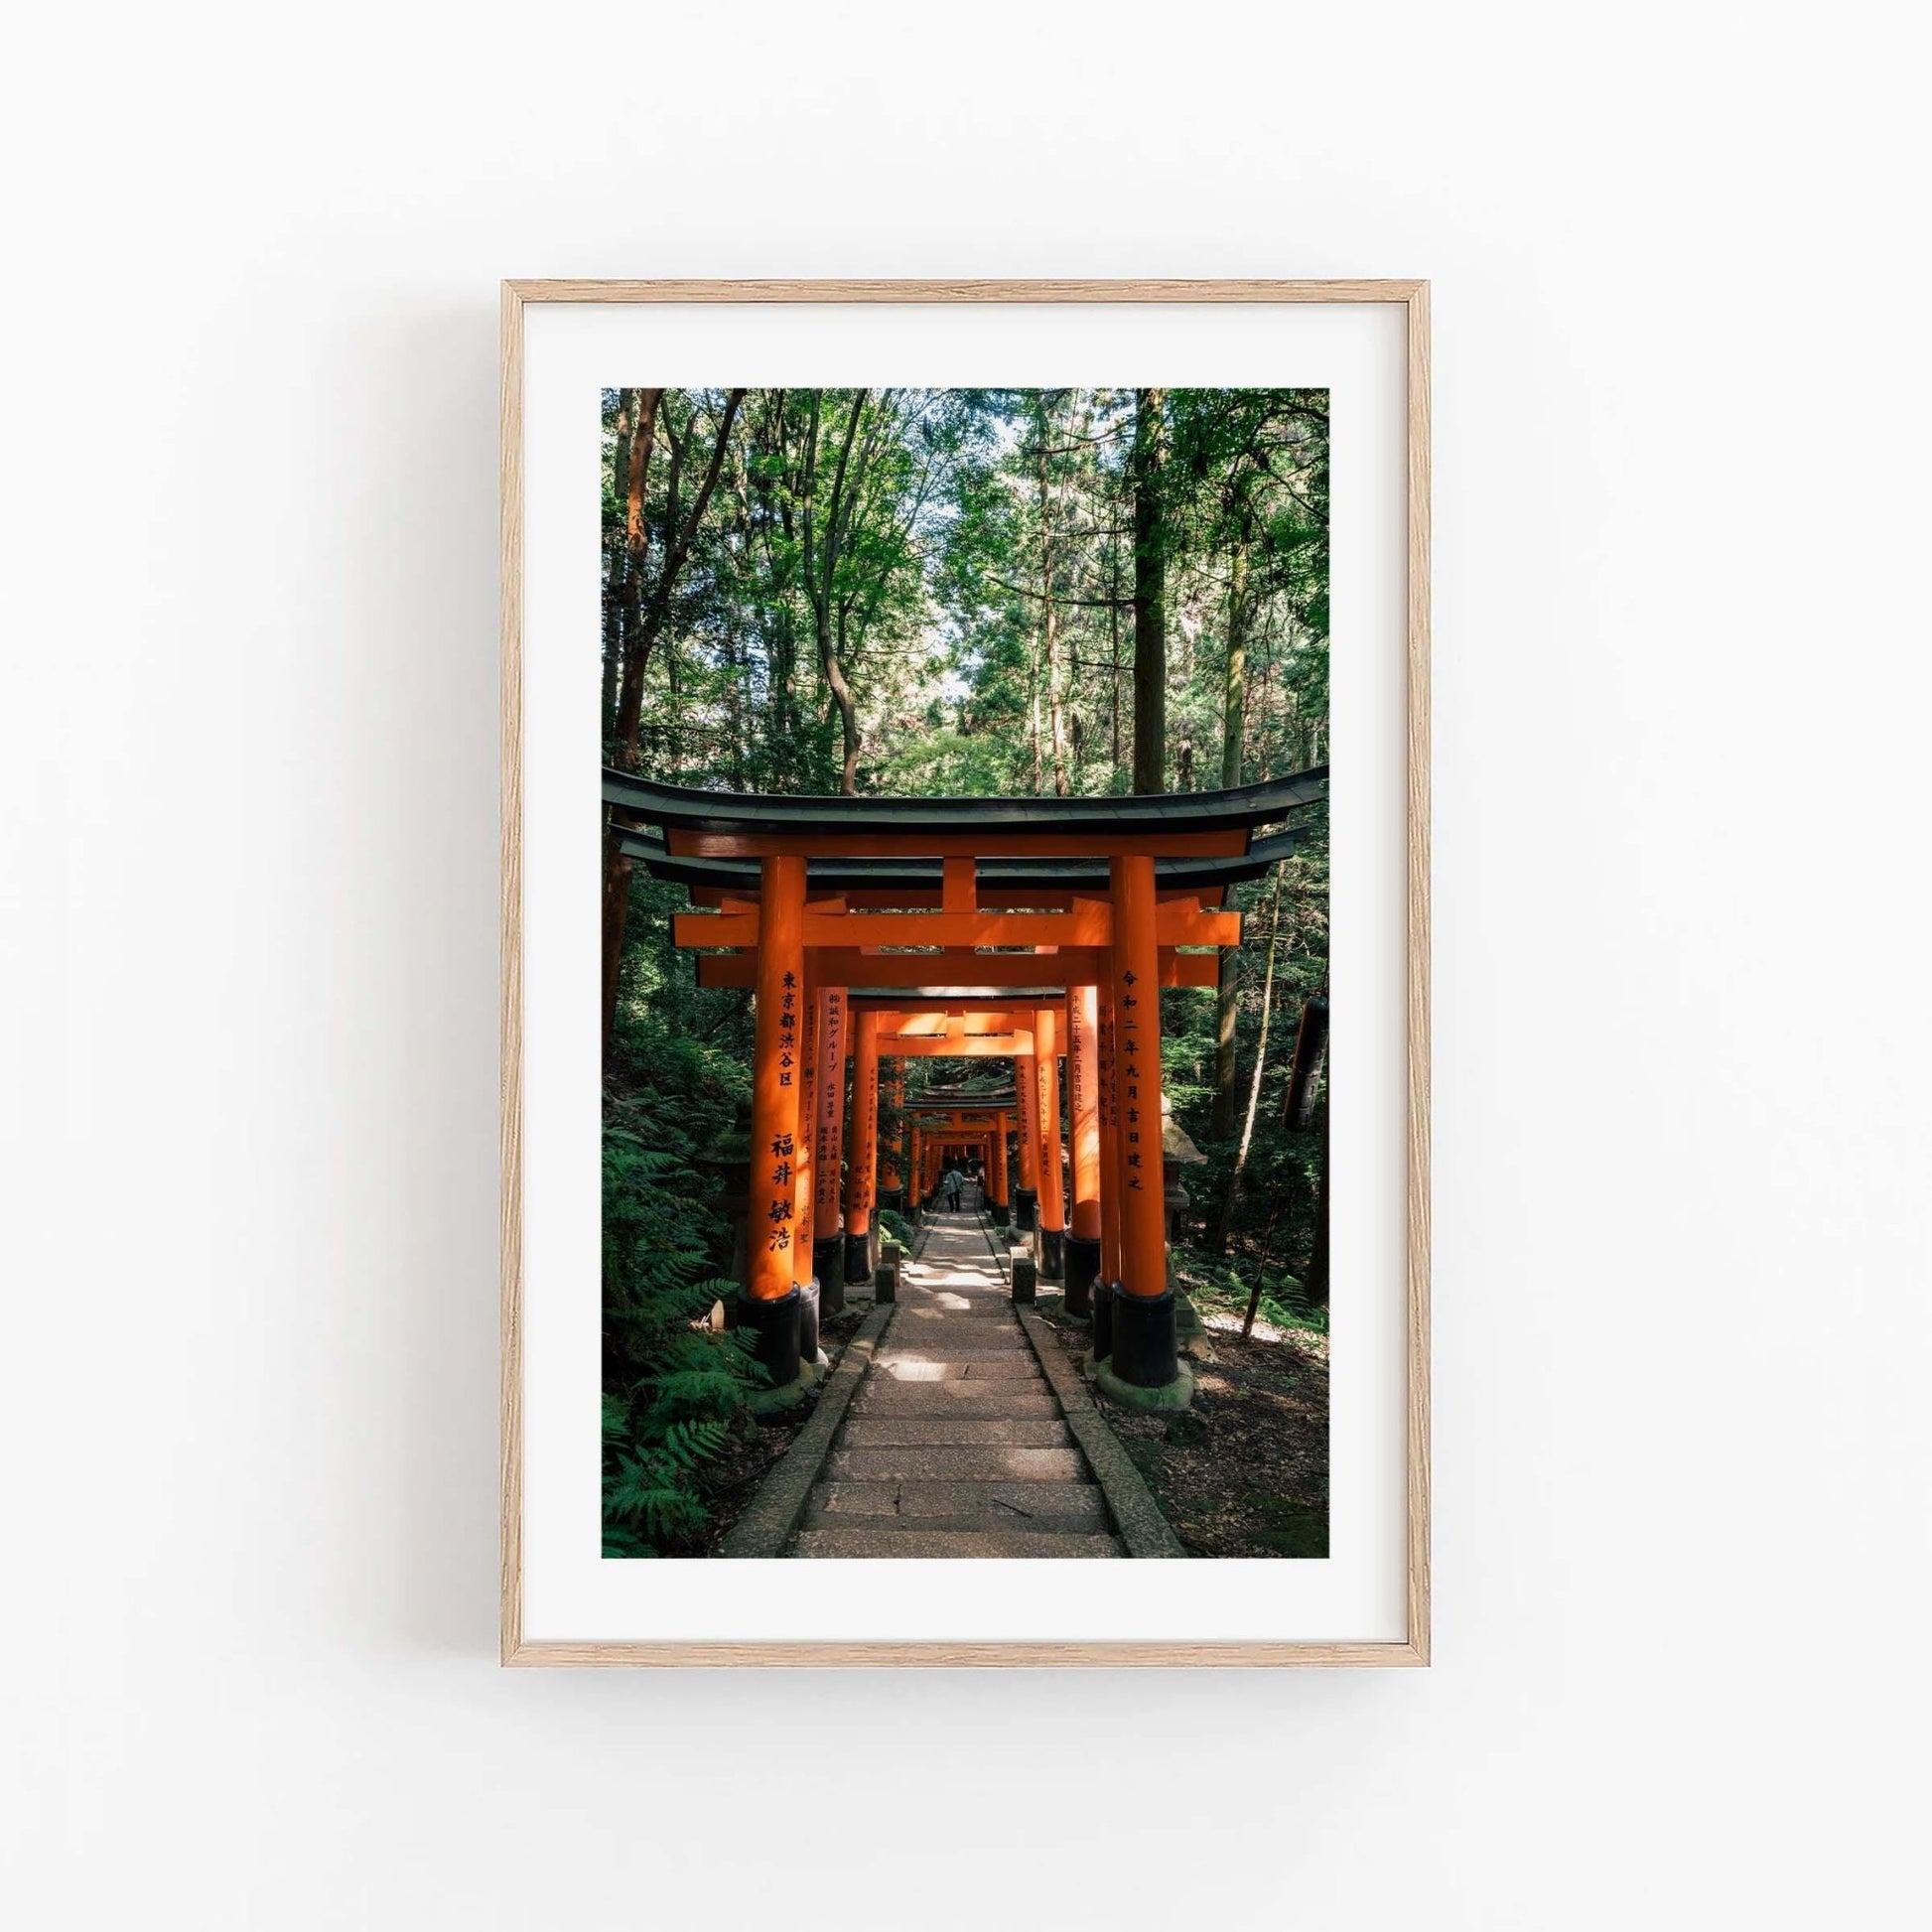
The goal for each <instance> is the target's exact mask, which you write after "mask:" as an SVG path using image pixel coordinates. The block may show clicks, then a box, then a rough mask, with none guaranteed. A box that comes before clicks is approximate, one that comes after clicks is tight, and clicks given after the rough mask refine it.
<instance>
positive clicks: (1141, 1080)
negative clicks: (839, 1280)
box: [605, 771, 1326, 1399]
mask: <svg viewBox="0 0 1932 1932" xmlns="http://www.w3.org/2000/svg"><path fill="white" fill-rule="evenodd" d="M1325 792H1326V773H1325V771H1313V772H1306V773H1302V774H1300V775H1299V776H1297V777H1294V778H1287V779H1281V780H1273V781H1270V782H1267V783H1264V784H1259V785H1249V786H1243V787H1238V788H1235V789H1232V790H1227V791H1218V792H1190V793H1182V794H1176V795H1164V796H1159V797H1139V798H1041V799H1031V798H1029V799H881V798H844V797H841V798H826V797H792V798H762V797H755V796H749V795H743V794H732V793H722V792H708V791H693V790H689V789H686V788H683V787H678V786H669V785H659V784H654V783H651V782H649V781H646V780H642V779H638V778H635V777H632V776H629V775H627V774H624V773H619V772H607V773H606V775H605V799H606V802H607V804H608V805H609V806H610V807H611V809H612V813H613V822H614V825H615V827H616V830H617V833H618V836H619V838H620V840H621V844H622V846H623V848H624V850H625V851H626V852H627V853H630V854H631V856H634V857H640V858H642V859H643V860H644V862H645V864H646V865H647V866H648V867H650V869H651V870H652V871H653V872H659V873H660V874H662V875H664V876H680V875H681V876H684V877H685V878H686V881H687V883H689V884H691V885H692V888H693V892H694V897H701V898H703V899H707V900H710V901H712V902H714V903H715V904H716V905H717V906H718V910H717V911H716V912H713V913H711V914H708V915H707V914H680V915H678V917H677V922H676V923H677V930H676V940H677V943H678V944H679V945H681V946H690V947H714V948H731V949H732V950H731V951H729V952H725V953H715V954H712V955H710V956H707V957H704V958H701V959H700V961H699V963H698V977H699V984H700V985H708V986H729V985H743V986H751V987H754V988H755V989H756V992H757V996H758V999H757V1021H756V1035H755V1048H754V1051H755V1058H756V1064H755V1066H754V1069H753V1132H752V1151H753V1172H752V1177H751V1234H750V1246H751V1268H750V1281H749V1282H748V1284H747V1287H746V1289H745V1291H744V1293H743V1294H742V1295H741V1297H740V1302H739V1306H738V1310H737V1314H738V1318H739V1320H740V1321H741V1322H742V1323H743V1324H744V1325H745V1326H747V1327H749V1328H751V1329H752V1330H753V1331H754V1332H755V1335H756V1339H757V1345H758V1350H759V1359H760V1360H761V1361H763V1362H764V1363H765V1365H766V1367H767V1368H768V1369H769V1370H770V1371H771V1373H772V1375H773V1378H774V1380H776V1381H778V1382H780V1383H782V1382H785V1381H788V1380H790V1379H792V1378H793V1377H795V1375H796V1373H797V1366H798V1362H799V1359H800V1353H801V1350H802V1349H809V1350H811V1351H812V1352H815V1349H816V1330H817V1320H816V1315H817V1296H818V1294H819V1293H820V1292H821V1285H822V1284H823V1283H824V1281H825V1275H826V1274H827V1273H829V1272H834V1271H831V1270H830V1269H829V1268H827V1267H825V1266H824V1265H823V1264H822V1260H821V1255H822V1251H823V1250H824V1249H825V1247H826V1244H827V1243H828V1242H829V1241H830V1240H831V1239H833V1238H834V1237H832V1236H828V1235H827V1234H826V1232H825V1230H826V1228H827V1227H828V1225H830V1223H831V1221H832V1219H833V1217H835V1216H836V1214H837V1212H838V1188H837V1184H836V1183H837V1174H838V1163H839V1160H840V1150H839V1148H838V1122H839V1107H840V1100H841V1098H842V1089H843V1084H844V1082H843V1069H844V1042H845V1032H846V1029H847V1027H848V1025H849V1024H851V1023H852V1022H853V1021H854V1020H855V1018H856V1021H857V1033H858V1039H857V1042H856V1043H857V1045H858V1048H859V1051H860V1052H861V1053H862V1054H863V1053H866V1052H867V1051H868V1050H869V1051H870V1053H871V1055H872V1066H873V1071H872V1074H871V1078H870V1079H862V1081H861V1084H860V1088H859V1099H858V1101H857V1106H858V1109H859V1116H860V1120H861V1130H860V1131H861V1135H862V1137H864V1135H865V1128H864V1124H863V1123H864V1120H865V1118H866V1116H867V1114H868V1112H871V1114H872V1117H873V1119H874V1122H875V1128H874V1135H873V1148H872V1150H871V1151H870V1154H871V1158H869V1159H868V1160H866V1161H865V1162H863V1163H861V1164H859V1165H862V1166H864V1167H867V1168H870V1167H871V1166H872V1165H873V1162H874V1160H876V1097H877V1088H878V1073H877V1068H878V1065H879V1061H880V1053H879V1033H880V1022H879V1020H878V1018H877V1015H878V1013H879V1012H880V1011H882V1010H884V1009H883V1008H882V1005H881V1003H882V1002H883V1001H888V1000H891V999H892V998H893V997H894V995H895V992H896V990H897V997H898V998H899V999H900V1000H901V1001H902V1002H903V1003H904V1004H905V1005H907V1006H910V1005H911V1004H912V1002H913V1001H914V1000H915V999H918V1000H920V1001H921V1003H922V1004H923V1001H925V1000H930V999H932V998H934V997H935V995H936V994H937V993H938V992H939V989H938V988H936V987H935V985H934V983H935V982H936V981H938V980H940V979H942V978H958V979H960V980H962V981H971V982H972V983H973V988H972V990H973V991H976V992H979V993H982V994H984V995H989V996H990V999H991V1000H1006V1001H1010V1002H1011V1005H1010V1006H1009V1007H1008V1008H1007V1011H1008V1012H1009V1013H1010V1014H1011V1013H1013V1012H1015V1011H1016V1010H1017V1012H1018V1014H1019V1015H1020V1016H1021V1017H1025V1016H1026V1014H1027V1013H1028V1012H1029V1011H1031V1016H1032V1024H1031V1025H1029V1026H1025V1027H1022V1026H1017V1025H1013V1024H1011V1022H1010V1023H1009V1024H1008V1026H1007V1027H1006V1029H1005V1032H1006V1035H1007V1038H1006V1040H1005V1042H1004V1043H1006V1044H1008V1045H1009V1046H1010V1047H1013V1048H1015V1049H1017V1048H1018V1047H1019V1045H1020V1035H1022V1034H1025V1035H1030V1036H1031V1043H1032V1046H1033V1049H1034V1050H1033V1051H1032V1052H1030V1053H1029V1052H1025V1051H1020V1050H1015V1051H1013V1052H1012V1053H1011V1057H1012V1059H1013V1063H1014V1066H1015V1071H1016V1089H1017V1092H1016V1101H1017V1106H1016V1112H1017V1114H1018V1116H1019V1126H1020V1130H1021V1132H1020V1158H1021V1165H1022V1174H1021V1186H1020V1188H1019V1189H1016V1190H1015V1191H1016V1198H1017V1199H1024V1198H1025V1197H1026V1196H1027V1195H1032V1196H1034V1197H1035V1200H1036V1203H1037V1204H1036V1207H1035V1214H1036V1216H1037V1219H1038V1221H1039V1224H1040V1233H1041V1236H1042V1246H1044V1245H1045V1237H1046V1236H1047V1235H1049V1234H1051V1235H1054V1236H1057V1237H1059V1243H1056V1244H1055V1245H1060V1244H1065V1245H1067V1246H1068V1247H1069V1250H1070V1252H1069V1254H1068V1257H1067V1259H1068V1261H1069V1262H1072V1261H1073V1260H1075V1258H1076V1253H1077V1254H1078V1258H1079V1260H1080V1263H1081V1268H1082V1272H1084V1265H1085V1259H1086V1256H1085V1252H1084V1251H1085V1250H1087V1248H1088V1246H1089V1244H1091V1246H1092V1248H1093V1249H1094V1250H1097V1265H1098V1276H1099V1279H1098V1281H1097V1282H1096V1283H1095V1284H1094V1288H1093V1294H1092V1307H1093V1319H1094V1350H1095V1354H1096V1357H1099V1358H1103V1360H1104V1366H1103V1370H1102V1373H1103V1378H1104V1379H1106V1381H1107V1382H1108V1385H1109V1386H1118V1387H1119V1388H1121V1389H1123V1390H1125V1391H1126V1392H1127V1393H1129V1394H1130V1395H1139V1396H1147V1397H1150V1398H1152V1397H1158V1398H1160V1399H1179V1398H1180V1396H1181V1395H1182V1394H1183V1393H1184V1387H1185V1379H1184V1378H1183V1377H1181V1376H1180V1374H1179V1369H1178V1361H1177V1354H1176V1349H1175V1339H1174V1315H1173V1294H1172V1291H1171V1289H1170V1287H1169V1285H1168V1279H1167V1263H1166V1228H1165V1222H1164V1198H1163V1197H1164V1175H1163V1162H1162V1134H1161V1016H1160V989H1161V988H1162V987H1163V986H1164V985H1180V986H1187V985H1191V986H1206V985H1212V984H1214V983H1215V979H1216V977H1217V966H1216V959H1215V949H1218V948H1220V947H1223V946H1227V945H1232V944H1236V943H1238V942H1239V937H1240V921H1239V918H1238V915H1236V914H1233V913H1229V912H1224V911H1221V910H1218V909H1216V908H1217V907H1218V903H1219V897H1220V894H1221V893H1222V892H1223V891H1224V890H1225V886H1226V885H1227V884H1228V883H1230V882H1232V881H1234V880H1236V879H1238V878H1247V877H1254V876H1257V874H1258V873H1259V872H1260V871H1263V870H1265V869H1266V866H1267V865H1268V864H1270V863H1272V861H1273V859H1274V858H1275V857H1279V856H1285V855H1286V851H1287V850H1292V840H1290V839H1287V838H1283V837H1280V836H1278V837H1277V838H1276V839H1275V840H1274V841H1272V842H1269V841H1264V842H1263V844H1264V845H1266V846H1269V847H1270V850H1269V851H1268V853H1267V857H1266V858H1263V857H1262V855H1261V852H1260V851H1259V850H1258V849H1257V848H1256V841H1255V838H1254V834H1255V831H1256V828H1257V827H1259V826H1261V825H1264V824H1270V823H1279V822H1281V821H1282V820H1283V819H1284V818H1285V817H1286V816H1287V814H1288V813H1289V812H1291V811H1293V810H1295V809H1297V808H1298V807H1300V806H1303V805H1307V804H1312V803H1315V802H1318V801H1319V800H1321V799H1322V798H1323V797H1324V796H1325ZM645 825H654V826H657V827H659V828H660V829H661V831H662V834H663V843H662V846H661V847H656V846H654V845H653V844H652V842H651V841H650V840H649V838H648V836H647V835H646V834H645V833H644V832H643V830H642V827H643V826H645ZM633 848H634V849H633ZM935 862H936V863H935ZM982 869H983V870H984V874H985V877H984V881H982V876H981V875H982ZM821 870H824V871H825V873H826V874H827V876H826V877H825V878H824V879H823V880H822V881H821V878H820V873H821ZM821 885H823V886H825V887H827V888H830V890H829V891H825V892H823V893H821V892H820V890H819V888H820V887H821ZM895 908H896V909H895ZM1190 948H1194V949H1198V950H1189V949H1190ZM1046 974H1051V976H1052V979H1053V981H1054V982H1055V983H1054V985H1053V986H1052V987H1051V988H1050V989H1039V990H1040V991H1042V992H1044V993H1045V995H1046V997H1044V998H1043V999H1041V1000H1039V1001H1038V1002H1037V1003H1035V1002H1034V1001H1032V1000H1028V1001H1026V1002H1025V1003H1024V1004H1023V1002H1022V1000H1021V999H1020V998H1017V997H1015V996H1016V995H1019V994H1021V993H1022V992H1023V991H1031V990H1034V989H1035V988H1037V982H1038V980H1039V979H1040V978H1041V977H1043V976H1044V975H1046ZM854 988H864V989H866V992H867V995H868V998H867V1001H866V1003H865V1005H863V1006H855V1005H854V1004H853V1003H852V1002H851V1000H850V999H849V997H848V996H849V994H850V992H851V990H852V989H854ZM954 990H955V989H950V988H948V989H945V991H946V992H947V993H948V994H950V993H951V992H952V991H954ZM989 1005H990V1001H989ZM869 1016H870V1017H871V1018H872V1021H873V1024H872V1026H871V1028H870V1029H868V1028H867V1027H866V1024H865V1023H866V1020H867V1018H868V1017H869ZM868 1031H869V1032H870V1034H871V1046H870V1049H868V1048H867V1046H866V1035H867V1033H868ZM963 1037H964V1035H963V1033H962V1039H963ZM947 1043H948V1044H951V1043H953V1042H947ZM930 1050H932V1051H933V1052H934V1053H935V1054H936V1053H938V1052H940V1051H941V1050H943V1049H942V1048H939V1047H936V1046H935V1047H934V1048H932V1049H930ZM1063 1051H1064V1052H1065V1053H1066V1055H1067V1058H1068V1078H1067V1086H1068V1097H1069V1100H1070V1102H1071V1128H1072V1131H1071V1135H1070V1140H1071V1152H1072V1157H1073V1159H1072V1195H1073V1199H1072V1222H1073V1225H1072V1227H1071V1229H1070V1230H1069V1229H1068V1228H1067V1226H1066V1212H1067V1207H1066V1203H1065V1201H1064V1200H1063V1199H1062V1184H1061V1173H1060V1159H1059V1140H1060V1134H1059V1122H1060V1107H1059V1094H1058V1063H1059V1056H1060V1054H1061V1052H1063ZM964 1056H967V1057H970V1056H971V1055H964ZM988 1056H991V1052H990V1048H989V1052H988ZM801 1103H802V1104H801ZM859 1152H860V1150H859V1149H858V1148H856V1147H855V1149H854V1153H855V1155H856V1154H858V1153H859ZM1030 1162H1031V1175H1030V1174H1029V1172H1028V1169H1029V1163H1030ZM990 1166H991V1163H989V1168H990ZM913 1177H914V1178H915V1179H916V1178H917V1177H918V1176H917V1171H916V1170H915V1171H914V1175H913ZM875 1188H876V1183H875V1182H872V1181H869V1180H867V1179H865V1178H861V1179H860V1181H859V1182H858V1185H857V1190H856V1192H855V1190H854V1188H853V1186H852V1185H851V1184H848V1186H847V1189H846V1203H847V1217H848V1218H847V1228H846V1233H847V1241H846V1244H845V1254H844V1255H843V1256H842V1257H841V1260H842V1261H846V1262H849V1260H850V1258H851V1252H852V1236H853V1235H854V1234H855V1233H858V1232H863V1233H866V1234H867V1235H868V1236H869V1235H870V1217H871V1212H872V1209H873V1207H874V1206H875V1205H876V1200H875V1198H873V1191H874V1190H875ZM861 1212H863V1213H864V1214H865V1216H866V1218H867V1222H868V1226H867V1227H866V1228H865V1229H863V1230H860V1229H856V1228H855V1226H854V1219H855V1217H856V1215H857V1214H858V1213H861ZM814 1226H815V1227H816V1229H817V1231H818V1238H817V1239H816V1240H815V1239H813V1229H814ZM1069 1237H1070V1239H1069ZM1073 1244H1078V1247H1077V1250H1074V1248H1073ZM808 1253H809V1254H810V1255H811V1256H812V1264H813V1265H812V1267H811V1275H810V1277H809V1278H808V1279H801V1267H802V1266H804V1265H805V1263H804V1257H805V1255H806V1254H808ZM1044 1258H1045V1257H1044V1255H1042V1260H1044ZM844 1272H845V1268H844V1267H843V1266H841V1267H840V1268H838V1269H837V1270H836V1273H837V1274H838V1275H840V1276H843V1274H844ZM1069 1300H1071V1297H1070V1296H1069Z"/></svg>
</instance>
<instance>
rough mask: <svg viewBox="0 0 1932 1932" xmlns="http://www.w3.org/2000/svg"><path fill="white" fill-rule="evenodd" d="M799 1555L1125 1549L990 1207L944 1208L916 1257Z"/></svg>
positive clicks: (1068, 1553) (837, 1445)
mask: <svg viewBox="0 0 1932 1932" xmlns="http://www.w3.org/2000/svg"><path fill="white" fill-rule="evenodd" d="M789 1554H790V1555H792V1556H794V1557H1118V1556H1122V1555H1124V1554H1125V1552H1124V1551H1123V1550H1122V1548H1121V1545H1120V1543H1119V1541H1118V1540H1117V1539H1116V1538H1115V1537H1114V1535H1113V1534H1112V1529H1111V1525H1110V1523H1109V1520H1108V1515H1107V1506H1106V1502H1105V1500H1104V1499H1103V1497H1102V1495H1101V1492H1100V1487H1099V1485H1098V1484H1097V1483H1096V1482H1095V1481H1094V1479H1093V1474H1092V1471H1091V1470H1090V1469H1089V1468H1088V1467H1087V1463H1086V1459H1085V1458H1084V1457H1083V1456H1082V1455H1081V1453H1080V1450H1079V1449H1078V1448H1077V1447H1076V1446H1075V1444H1074V1441H1073V1437H1072V1435H1071V1433H1070V1432H1069V1431H1068V1429H1067V1426H1066V1423H1065V1421H1064V1420H1063V1417H1062V1411H1061V1409H1060V1405H1059V1402H1058V1400H1057V1399H1056V1398H1055V1396H1054V1394H1053V1392H1052V1389H1051V1388H1050V1387H1049V1386H1048V1384H1047V1381H1046V1378H1045V1377H1044V1376H1043V1375H1041V1373H1040V1372H1039V1364H1038V1362H1037V1361H1036V1360H1035V1356H1034V1352H1033V1349H1032V1348H1031V1347H1030V1346H1029V1344H1028V1341H1027V1337H1026V1335H1025V1334H1024V1333H1023V1332H1022V1331H1021V1327H1020V1323H1019V1321H1018V1320H1017V1319H1016V1318H1015V1315H1014V1312H1013V1307H1012V1304H1011V1302H1010V1301H1009V1299H1008V1293H1007V1286H1006V1282H1005V1280H1004V1279H1003V1278H1002V1276H1001V1273H1000V1268H999V1264H998V1262H997V1261H996V1260H995V1259H994V1255H993V1251H992V1249H991V1247H990V1246H989V1245H988V1242H987V1235H986V1231H985V1223H984V1222H983V1221H982V1220H981V1219H980V1217H979V1215H978V1214H977V1213H974V1212H972V1211H967V1212H964V1213H960V1214H944V1213H942V1214H938V1215H935V1216H934V1217H933V1224H932V1231H931V1233H930V1234H929V1235H928V1236H927V1237H926V1242H925V1246H924V1248H923V1250H922V1251H921V1253H920V1258H919V1259H918V1260H917V1261H908V1262H906V1263H905V1264H904V1265H903V1266H902V1268H901V1270H900V1275H899V1290H898V1308H897V1312H896V1313H895V1314H894V1316H893V1320H892V1325H891V1326H890V1327H889V1328H888V1329H887V1330H886V1333H885V1335H884V1337H883V1339H882V1341H881V1345H880V1349H879V1353H878V1354H877V1355H876V1356H875V1357H874V1360H873V1363H872V1366H871V1367H870V1368H869V1369H868V1370H867V1371H866V1378H865V1380H864V1381H863V1382H862V1383H861V1384H860V1385H859V1390H858V1393H857V1394H856V1395H855V1396H854V1397H853V1399H852V1406H851V1408H850V1409H849V1410H848V1411H847V1412H846V1419H845V1423H844V1425H843V1427H842V1428H841V1429H840V1431H839V1434H838V1437H837V1439H836V1440H835V1441H834V1443H833V1445H832V1452H831V1455H830V1457H829V1459H828V1460H827V1462H826V1464H825V1469H824V1473H823V1475H822V1476H821V1478H820V1480H819V1481H818V1483H817V1485H816V1486H815V1487H814V1488H813V1490H812V1495H811V1502H810V1504H809V1505H808V1507H807V1508H806V1511H805V1515H804V1519H803V1521H802V1523H801V1525H800V1527H799V1530H798V1533H797V1535H796V1536H795V1537H794V1538H793V1540H792V1544H791V1549H790V1552H789Z"/></svg>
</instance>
